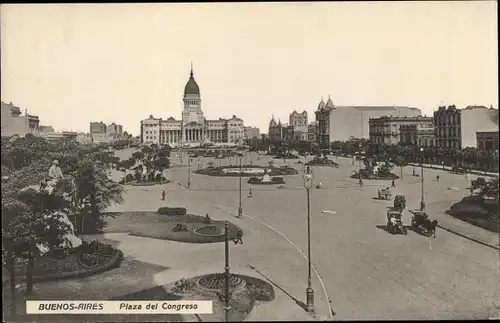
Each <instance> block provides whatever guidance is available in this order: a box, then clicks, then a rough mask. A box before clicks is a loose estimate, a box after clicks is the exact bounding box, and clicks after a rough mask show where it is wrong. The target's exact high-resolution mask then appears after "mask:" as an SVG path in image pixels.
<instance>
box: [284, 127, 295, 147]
mask: <svg viewBox="0 0 500 323" xmlns="http://www.w3.org/2000/svg"><path fill="white" fill-rule="evenodd" d="M283 140H284V141H288V142H290V141H294V140H295V127H294V126H291V125H289V124H288V123H284V124H283Z"/></svg>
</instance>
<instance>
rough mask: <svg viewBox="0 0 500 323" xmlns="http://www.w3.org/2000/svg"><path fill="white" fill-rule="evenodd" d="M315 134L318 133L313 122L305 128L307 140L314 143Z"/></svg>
mask: <svg viewBox="0 0 500 323" xmlns="http://www.w3.org/2000/svg"><path fill="white" fill-rule="evenodd" d="M317 133H318V122H317V121H313V122H311V123H310V124H309V126H308V127H307V140H308V141H311V142H316V141H317V139H316V136H317Z"/></svg>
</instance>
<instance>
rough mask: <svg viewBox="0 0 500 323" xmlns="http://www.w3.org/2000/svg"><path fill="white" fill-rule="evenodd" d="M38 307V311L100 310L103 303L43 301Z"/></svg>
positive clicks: (102, 307)
mask: <svg viewBox="0 0 500 323" xmlns="http://www.w3.org/2000/svg"><path fill="white" fill-rule="evenodd" d="M38 309H39V310H40V311H61V310H62V311H68V310H69V311H87V310H94V311H102V310H103V309H104V305H103V304H102V303H79V304H75V303H48V304H47V303H45V304H39V305H38Z"/></svg>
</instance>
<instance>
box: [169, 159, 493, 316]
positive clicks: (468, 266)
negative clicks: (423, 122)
mask: <svg viewBox="0 0 500 323" xmlns="http://www.w3.org/2000/svg"><path fill="white" fill-rule="evenodd" d="M276 162H277V163H282V161H276ZM259 163H261V164H265V163H266V158H263V157H261V160H260V161H259ZM340 163H341V167H340V168H338V169H334V168H324V167H316V168H315V170H314V173H315V181H316V182H319V181H321V182H322V183H323V185H324V187H325V188H326V189H324V190H313V191H312V217H313V220H312V250H313V251H312V252H313V262H314V263H315V264H316V265H317V268H318V271H319V272H320V274H321V275H322V277H323V279H324V281H325V284H326V287H327V290H328V291H329V294H330V298H331V299H332V303H333V305H334V307H335V309H336V311H337V313H338V315H337V318H339V319H452V318H456V319H459V318H481V317H486V316H487V315H488V313H489V310H490V308H491V306H492V303H493V301H494V300H495V299H498V298H499V287H498V285H499V284H498V281H500V275H499V269H498V268H499V266H498V254H497V252H496V251H494V250H492V249H490V248H486V247H484V246H481V245H479V244H476V243H474V242H471V241H467V240H465V239H463V238H461V237H459V236H456V235H453V234H451V233H448V232H444V231H439V232H438V237H437V238H436V239H432V238H426V237H423V236H420V235H417V234H416V233H413V232H409V234H408V235H407V236H392V235H389V234H388V233H387V232H385V231H384V230H382V229H379V228H377V226H380V225H384V224H385V212H386V210H387V206H390V205H391V204H392V202H386V201H378V200H373V199H372V198H373V197H374V196H375V195H376V190H377V188H378V185H387V184H389V182H380V181H378V182H376V183H372V182H369V183H368V181H366V182H367V183H366V184H367V185H365V187H363V188H359V187H357V185H356V184H355V181H354V180H352V179H350V178H349V177H348V176H349V174H351V173H352V171H353V170H354V169H355V167H356V166H357V165H355V166H352V165H351V161H350V160H349V159H341V160H340ZM297 166H298V167H302V166H299V165H297ZM411 171H412V169H411V168H410V167H407V168H406V169H405V170H404V175H403V179H402V180H399V181H396V185H397V187H396V188H395V189H394V195H395V194H404V195H406V196H407V200H408V207H409V208H417V207H418V206H419V201H420V182H419V181H418V179H415V178H414V177H412V176H410V175H411ZM171 172H172V177H175V176H177V178H180V179H182V178H185V174H184V173H183V171H182V170H181V169H180V168H179V169H173V170H172V171H171ZM434 172H437V171H434V170H426V174H425V175H427V177H428V180H427V182H424V183H425V184H426V192H427V193H426V200H427V202H428V203H432V202H437V201H443V200H453V199H458V198H459V197H460V196H463V195H465V194H466V192H467V191H466V188H467V186H468V184H469V182H468V181H467V180H466V179H465V177H464V176H457V175H453V174H440V175H441V179H440V183H437V182H435V180H434V178H435V175H434ZM286 179H287V180H288V181H287V184H286V187H287V188H289V189H281V190H278V189H275V188H269V187H266V188H265V189H264V188H263V189H262V190H259V189H258V188H257V187H254V189H253V195H254V197H253V198H252V199H248V198H245V199H244V206H243V207H244V213H245V214H249V215H250V216H252V217H253V218H255V219H258V220H260V221H263V222H265V223H267V224H269V225H270V226H271V227H273V228H275V229H277V230H278V231H280V232H282V233H283V234H284V235H286V236H287V237H288V238H289V239H290V240H291V241H293V242H294V243H295V244H296V245H297V246H298V247H299V248H300V249H302V250H306V246H307V242H306V219H305V214H306V212H305V211H306V210H305V192H304V190H301V189H299V188H300V187H301V186H302V185H303V184H302V179H301V178H300V176H293V177H286ZM237 181H238V179H236V178H208V179H207V177H204V176H201V175H192V177H191V189H192V190H190V191H183V193H182V195H183V196H184V197H183V198H182V200H187V199H188V200H195V201H197V202H196V203H200V201H207V202H208V203H212V206H213V207H214V208H217V207H219V208H220V207H222V208H224V207H225V208H229V209H232V210H233V212H234V210H235V209H236V208H237V198H238V195H237V192H236V191H233V192H221V191H219V190H220V189H222V188H231V187H233V188H235V189H236V188H237ZM243 187H244V191H245V192H248V187H249V186H248V184H246V183H244V185H243ZM449 188H454V189H451V190H450V189H449ZM212 189H214V190H212ZM270 189H271V191H269V190H270ZM173 195H174V196H173V197H172V198H173V199H174V200H175V198H176V194H173ZM245 195H246V194H243V196H245ZM322 210H333V211H336V212H337V213H336V215H321V211H322ZM405 218H406V221H408V222H409V220H410V215H409V214H408V215H406V216H405ZM243 221H245V223H246V222H248V223H250V222H252V220H249V219H246V220H242V221H241V222H243ZM240 225H244V224H240ZM252 225H254V224H252ZM252 234H255V233H253V232H252ZM257 234H258V235H259V239H262V240H267V239H269V240H268V241H269V261H271V259H273V258H274V260H272V261H273V262H287V261H290V259H291V258H295V257H298V258H300V257H301V256H300V254H298V253H297V254H295V255H293V254H288V253H287V254H280V253H277V252H273V248H272V243H273V241H274V240H275V239H280V237H279V236H278V235H277V234H276V233H275V232H272V231H271V230H269V229H268V228H265V227H264V226H262V228H261V229H259V232H258V233H257ZM273 235H274V237H273ZM290 252H292V251H290ZM305 273H306V272H305V270H304V272H302V273H297V274H298V276H297V280H298V284H301V283H302V285H303V287H305V285H304V284H305V282H306V279H305V278H306V276H305ZM315 289H316V293H317V295H320V294H321V286H319V284H318V282H317V281H315ZM318 301H319V300H318Z"/></svg>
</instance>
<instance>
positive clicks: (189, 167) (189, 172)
mask: <svg viewBox="0 0 500 323" xmlns="http://www.w3.org/2000/svg"><path fill="white" fill-rule="evenodd" d="M190 186H191V157H188V184H187V187H188V188H189V187H190Z"/></svg>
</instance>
